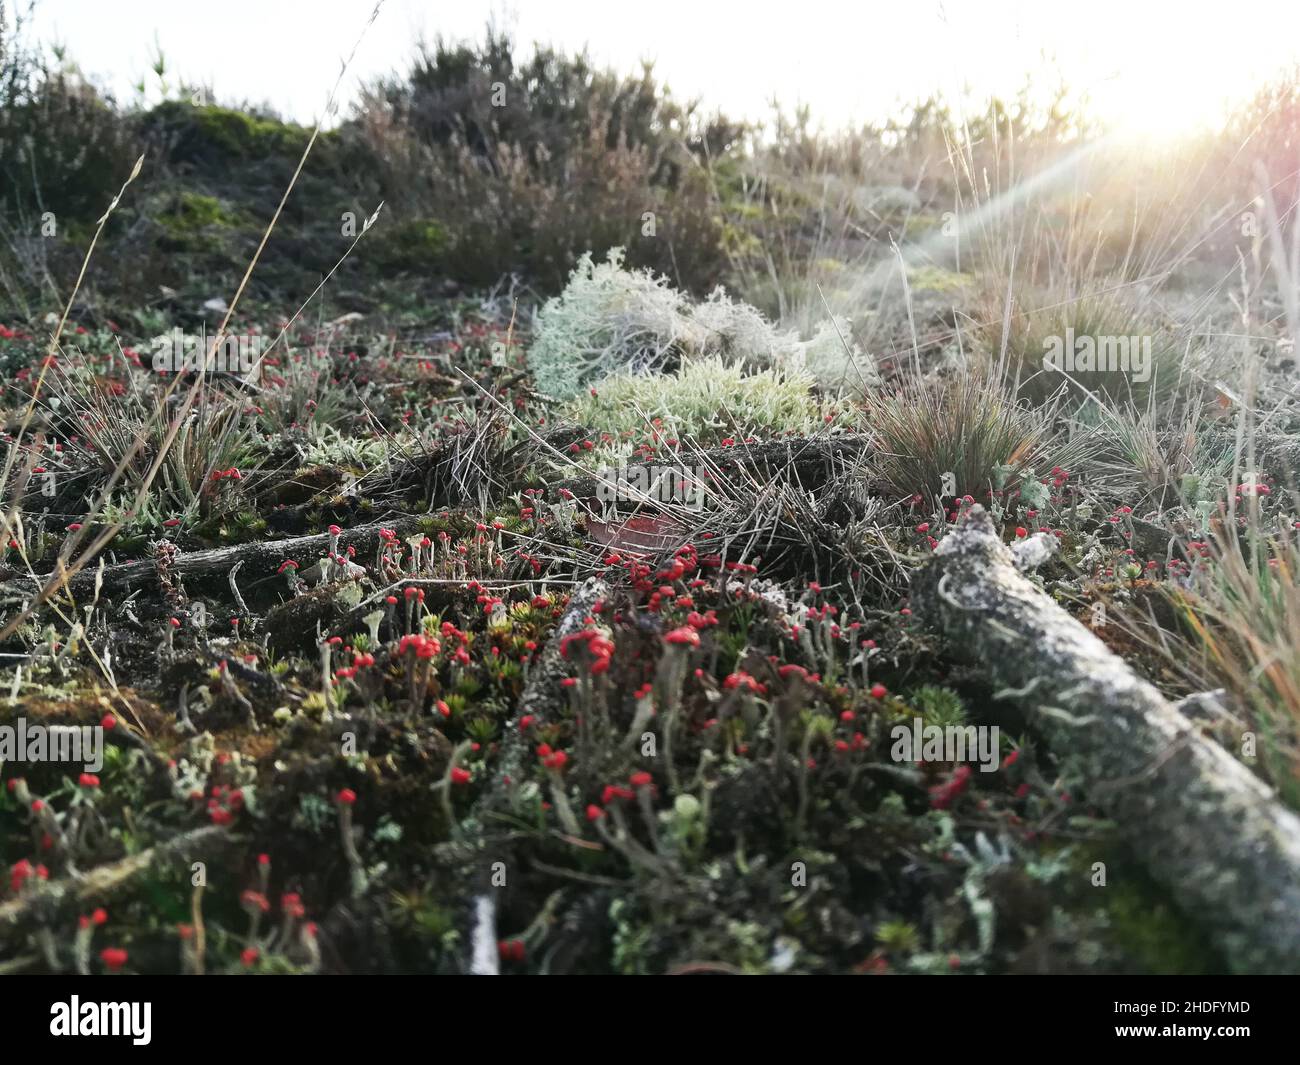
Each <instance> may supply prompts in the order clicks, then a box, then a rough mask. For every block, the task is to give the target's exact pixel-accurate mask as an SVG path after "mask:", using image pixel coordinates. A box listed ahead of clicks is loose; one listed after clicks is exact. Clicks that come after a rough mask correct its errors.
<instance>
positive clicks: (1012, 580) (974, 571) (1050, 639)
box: [912, 506, 1300, 972]
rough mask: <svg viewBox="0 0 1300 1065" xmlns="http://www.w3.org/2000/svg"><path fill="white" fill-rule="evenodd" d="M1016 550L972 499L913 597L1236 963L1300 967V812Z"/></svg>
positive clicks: (1255, 967) (1253, 967) (1248, 968)
mask: <svg viewBox="0 0 1300 1065" xmlns="http://www.w3.org/2000/svg"><path fill="white" fill-rule="evenodd" d="M1022 553H1023V552H1022ZM1016 562H1017V558H1016V556H1015V555H1013V553H1012V551H1011V550H1009V549H1008V548H1007V547H1006V545H1004V544H1003V543H1002V542H1001V540H1000V539H999V538H998V537H997V535H996V533H995V531H994V528H993V524H992V522H991V521H990V520H989V517H988V515H987V514H986V513H985V512H984V510H983V508H981V507H978V506H976V507H973V508H972V509H971V513H970V515H969V516H968V517H967V518H966V520H965V521H964V522H963V523H962V524H961V525H960V526H959V527H958V528H957V529H956V530H955V531H954V532H952V533H951V534H949V535H948V536H947V537H946V538H945V539H944V540H943V542H942V543H940V544H939V546H938V548H937V549H936V550H935V553H934V557H933V559H932V560H930V561H929V562H928V563H927V564H926V566H925V567H923V568H922V570H921V571H920V572H919V573H918V574H917V576H916V578H915V580H914V582H913V588H912V606H913V608H914V609H915V610H916V613H917V615H918V616H919V617H921V618H923V619H925V620H926V621H928V622H929V623H931V624H932V625H933V626H934V627H936V628H937V629H938V630H939V631H940V632H942V633H943V634H944V635H945V636H946V637H947V638H948V639H949V640H950V641H951V644H952V646H953V647H954V648H955V649H957V650H958V651H959V653H961V654H963V655H965V656H967V657H969V658H972V659H974V660H976V661H978V662H980V663H982V664H983V665H985V666H986V668H987V669H988V670H989V673H990V674H991V676H992V679H993V680H994V682H995V683H996V684H997V685H998V686H999V687H1001V688H1003V689H1008V691H1007V692H1006V693H1004V694H1007V695H1008V696H1009V697H1012V698H1015V699H1016V700H1017V701H1018V702H1019V703H1020V704H1021V705H1022V706H1023V707H1024V708H1025V709H1026V711H1027V713H1028V716H1029V720H1030V722H1031V727H1033V728H1034V729H1035V731H1036V732H1038V733H1039V734H1041V736H1042V737H1043V738H1044V740H1045V741H1046V742H1047V743H1048V745H1049V746H1050V748H1051V750H1052V753H1053V754H1054V755H1056V756H1057V757H1058V758H1059V759H1061V761H1062V762H1063V764H1064V767H1065V768H1066V769H1067V771H1068V772H1069V773H1071V774H1072V775H1076V776H1077V777H1078V778H1080V779H1081V780H1082V781H1083V782H1084V783H1083V786H1084V788H1085V790H1086V793H1087V796H1088V799H1089V801H1091V802H1094V803H1096V804H1097V805H1098V806H1100V807H1101V808H1103V809H1105V810H1106V811H1107V812H1108V814H1109V815H1110V816H1111V817H1112V818H1113V819H1114V820H1115V821H1116V822H1117V823H1118V825H1119V826H1120V830H1121V831H1122V832H1123V833H1124V834H1125V836H1126V838H1127V840H1128V842H1129V843H1130V844H1131V845H1132V847H1133V849H1134V851H1135V852H1136V853H1137V854H1138V855H1139V856H1140V857H1141V858H1142V859H1143V861H1144V862H1145V864H1146V866H1147V868H1148V869H1149V871H1150V873H1151V874H1152V876H1154V877H1155V878H1156V879H1157V880H1159V881H1161V882H1162V883H1163V884H1164V885H1165V886H1166V887H1167V888H1168V889H1169V891H1170V892H1171V894H1172V896H1173V897H1174V898H1175V899H1176V900H1177V902H1178V903H1179V905H1180V906H1182V907H1183V909H1184V910H1185V911H1186V912H1188V913H1189V914H1190V915H1191V916H1193V917H1194V918H1195V919H1196V920H1197V921H1199V922H1200V923H1201V925H1202V926H1203V927H1204V928H1205V929H1206V931H1207V934H1208V935H1209V936H1210V937H1211V938H1212V940H1213V941H1214V942H1215V943H1216V944H1217V946H1218V947H1219V948H1220V949H1221V951H1222V952H1223V955H1224V957H1225V958H1226V959H1227V961H1228V963H1229V964H1230V965H1231V967H1232V968H1233V969H1234V970H1237V971H1240V972H1298V971H1300V817H1297V816H1296V814H1295V813H1293V812H1292V811H1290V810H1288V809H1286V808H1285V807H1283V806H1282V805H1281V804H1280V803H1278V802H1277V801H1276V800H1275V798H1274V795H1273V792H1272V790H1271V789H1270V788H1269V787H1268V786H1267V785H1265V784H1264V783H1263V782H1262V781H1261V780H1260V779H1259V778H1257V777H1256V776H1255V775H1254V774H1253V773H1251V771H1250V770H1249V769H1248V768H1246V767H1245V766H1244V765H1242V764H1241V763H1239V762H1238V761H1236V760H1235V759H1234V758H1233V757H1232V756H1231V755H1230V754H1229V753H1228V752H1227V751H1226V750H1224V749H1223V748H1222V747H1221V746H1219V745H1218V744H1217V743H1215V742H1214V741H1213V740H1211V739H1207V738H1206V737H1204V736H1202V735H1201V734H1200V732H1199V731H1198V730H1197V729H1196V728H1195V727H1194V726H1193V725H1192V724H1190V723H1189V722H1188V721H1187V719H1186V718H1185V717H1184V716H1183V715H1182V714H1181V713H1179V712H1178V710H1177V709H1175V707H1174V706H1172V705H1171V704H1170V703H1169V702H1168V701H1166V700H1165V699H1164V698H1163V697H1162V696H1161V694H1160V693H1159V692H1158V691H1157V690H1156V689H1155V688H1154V687H1153V686H1152V685H1150V684H1148V683H1147V682H1146V681H1144V680H1142V679H1140V678H1139V677H1137V676H1136V675H1135V674H1134V673H1133V671H1132V670H1131V669H1129V668H1128V666H1127V665H1125V663H1124V662H1123V661H1122V660H1121V659H1120V658H1119V657H1118V656H1116V655H1115V654H1113V653H1111V651H1110V650H1109V649H1107V647H1106V646H1105V645H1104V644H1103V643H1102V642H1101V641H1100V640H1099V639H1097V637H1096V636H1094V635H1093V634H1092V633H1091V632H1089V631H1088V630H1087V629H1086V628H1084V627H1083V626H1082V625H1081V624H1079V623H1078V622H1077V621H1075V620H1074V619H1073V618H1072V617H1070V616H1069V615H1068V614H1067V613H1066V612H1065V611H1064V610H1062V609H1061V608H1060V607H1058V606H1057V605H1056V604H1055V603H1054V602H1053V601H1052V600H1051V599H1050V598H1049V597H1048V596H1047V595H1046V594H1045V593H1043V592H1042V591H1041V590H1040V589H1039V588H1038V587H1037V586H1036V585H1035V584H1034V583H1033V582H1032V581H1030V580H1028V579H1027V578H1026V577H1025V576H1023V575H1022V574H1021V573H1020V572H1019V571H1018V568H1017V565H1016Z"/></svg>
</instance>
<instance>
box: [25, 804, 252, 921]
mask: <svg viewBox="0 0 1300 1065" xmlns="http://www.w3.org/2000/svg"><path fill="white" fill-rule="evenodd" d="M230 841H231V836H230V834H229V833H228V832H227V831H226V829H225V828H223V827H221V826H220V825H204V826H203V827H202V828H196V829H194V830H192V831H190V832H185V833H182V834H181V835H179V836H176V837H174V838H172V839H169V840H167V841H166V842H165V843H160V844H158V845H157V846H154V847H150V848H149V849H148V850H144V851H141V852H140V853H139V854H132V855H130V856H129V857H126V858H123V859H121V860H120V861H117V862H112V863H110V864H108V865H101V866H99V867H97V868H95V869H91V870H90V871H89V872H88V873H85V874H84V875H82V876H77V877H65V878H64V879H62V880H56V881H52V882H51V883H49V884H44V885H40V886H39V887H37V888H36V889H34V890H33V891H32V893H31V894H30V895H24V896H22V897H20V898H16V899H10V900H9V901H8V902H6V903H3V904H0V938H5V937H7V936H9V935H10V934H12V933H13V932H15V931H17V930H18V929H20V928H22V927H23V926H25V925H26V924H28V923H30V922H33V921H35V922H39V923H41V924H49V923H51V922H52V921H55V920H62V919H65V918H66V919H69V920H70V919H71V917H72V915H73V914H74V913H76V911H77V910H78V909H81V908H84V907H85V906H88V905H90V904H91V903H96V902H101V901H104V900H106V899H108V898H110V897H111V896H113V895H114V894H116V893H117V892H120V891H122V890H124V889H125V888H127V887H129V886H130V885H131V883H132V882H133V881H134V880H135V879H136V877H138V876H140V875H142V874H143V873H145V872H147V871H148V870H149V869H150V868H152V867H153V866H154V865H155V863H157V862H160V861H164V860H173V859H174V860H176V861H180V862H190V861H194V860H197V859H199V858H211V856H212V855H213V854H214V853H215V852H217V851H219V850H220V849H221V847H223V846H224V845H225V844H227V843H229V842H230ZM188 871H189V870H188V867H187V869H186V872H187V873H188Z"/></svg>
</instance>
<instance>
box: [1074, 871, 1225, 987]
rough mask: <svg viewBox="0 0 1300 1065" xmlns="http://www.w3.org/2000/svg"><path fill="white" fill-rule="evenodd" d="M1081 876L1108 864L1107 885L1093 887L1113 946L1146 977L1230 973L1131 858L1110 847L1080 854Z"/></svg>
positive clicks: (1088, 875) (1194, 929)
mask: <svg viewBox="0 0 1300 1065" xmlns="http://www.w3.org/2000/svg"><path fill="white" fill-rule="evenodd" d="M1077 861H1078V865H1077V870H1078V875H1079V876H1080V877H1090V876H1091V868H1092V864H1093V863H1094V862H1097V861H1101V862H1104V863H1105V864H1106V870H1107V879H1106V885H1105V886H1104V887H1095V888H1093V889H1092V891H1094V892H1095V893H1096V894H1097V895H1099V896H1100V898H1099V899H1098V902H1099V905H1100V909H1101V911H1102V913H1103V914H1104V915H1105V918H1106V923H1107V925H1108V926H1109V928H1110V936H1111V939H1112V941H1113V942H1114V944H1115V946H1117V947H1118V948H1119V949H1120V950H1122V951H1123V952H1124V954H1125V956H1126V957H1127V959H1128V960H1129V962H1130V963H1131V964H1132V965H1133V967H1134V968H1135V969H1136V970H1137V971H1139V972H1143V973H1151V974H1154V975H1162V976H1163V975H1200V974H1206V973H1222V972H1226V971H1227V967H1226V966H1225V965H1224V962H1223V960H1222V958H1220V957H1219V956H1218V954H1217V953H1216V952H1215V951H1214V949H1213V948H1212V947H1211V946H1210V945H1209V943H1208V941H1207V940H1206V939H1205V937H1204V936H1203V935H1202V934H1201V933H1200V932H1199V930H1198V929H1197V927H1196V926H1195V924H1193V923H1192V922H1191V921H1190V920H1189V919H1188V918H1187V917H1186V916H1185V915H1184V914H1183V913H1182V912H1180V911H1179V910H1178V909H1177V908H1176V907H1175V906H1174V905H1173V903H1172V902H1170V901H1169V896H1168V893H1167V892H1166V891H1165V890H1164V889H1163V888H1161V887H1160V886H1159V885H1158V884H1156V883H1155V881H1153V880H1152V879H1151V877H1150V875H1149V874H1148V873H1147V872H1146V870H1145V869H1144V868H1143V867H1142V864H1141V863H1140V862H1138V861H1136V860H1135V859H1134V858H1133V857H1132V856H1131V855H1128V854H1126V853H1125V852H1124V851H1123V850H1117V849H1115V848H1106V849H1104V850H1098V849H1096V848H1093V849H1091V851H1090V852H1089V851H1080V856H1079V858H1078V860H1077Z"/></svg>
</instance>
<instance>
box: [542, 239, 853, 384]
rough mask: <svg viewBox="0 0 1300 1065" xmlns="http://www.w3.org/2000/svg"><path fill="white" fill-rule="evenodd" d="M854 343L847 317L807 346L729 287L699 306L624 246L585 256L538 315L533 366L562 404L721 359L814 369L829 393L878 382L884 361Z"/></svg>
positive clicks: (785, 368) (828, 326)
mask: <svg viewBox="0 0 1300 1065" xmlns="http://www.w3.org/2000/svg"><path fill="white" fill-rule="evenodd" d="M850 336H851V331H850V323H849V322H848V320H847V319H843V318H840V319H836V320H833V321H826V322H823V323H821V324H820V325H819V326H818V328H817V330H816V332H815V333H814V334H813V335H812V336H811V337H810V338H808V339H803V338H801V337H800V336H799V334H798V333H796V332H792V331H788V330H782V329H780V328H778V327H776V326H774V325H773V324H772V323H770V322H768V321H767V319H766V318H764V317H763V315H762V314H761V313H759V311H757V310H756V309H755V308H753V307H751V306H750V305H749V304H747V303H742V302H739V301H735V300H732V299H731V297H730V296H728V295H727V293H726V291H725V290H724V289H722V288H718V289H715V290H714V292H713V293H712V294H711V295H710V296H709V297H708V299H706V300H704V301H703V302H700V303H695V302H693V301H691V300H690V299H688V298H687V297H685V296H683V295H682V294H681V293H680V292H678V291H677V290H676V289H674V288H673V287H672V286H671V285H670V284H669V283H668V281H667V279H666V278H662V277H655V276H654V275H653V274H651V273H650V272H649V271H647V270H628V269H625V268H624V266H623V251H622V249H621V248H614V249H612V250H611V251H610V253H609V255H608V257H607V259H606V260H605V261H604V262H602V263H596V262H593V260H592V257H591V255H590V253H588V254H586V255H584V256H583V257H582V258H581V259H579V260H578V265H577V266H576V267H575V268H574V270H573V273H572V274H571V275H570V276H569V283H568V284H567V285H566V286H565V288H564V291H563V292H561V293H560V294H559V295H558V296H555V297H552V298H551V299H549V300H547V301H546V303H545V304H544V305H543V306H542V308H541V310H539V311H538V313H537V321H536V329H535V338H534V341H533V344H532V347H531V348H530V349H529V352H528V364H529V368H530V369H531V370H532V372H533V377H534V379H535V381H536V383H537V387H538V389H539V390H540V391H542V392H543V393H545V394H547V395H550V396H554V397H556V398H558V399H568V398H571V397H573V396H575V395H577V394H578V393H579V392H580V391H582V390H583V389H584V388H585V387H587V386H589V385H590V384H592V383H594V382H596V381H599V380H600V379H602V378H604V377H607V376H610V375H611V374H615V373H618V372H620V371H630V372H633V373H641V372H646V371H652V370H656V369H659V368H660V367H662V366H663V365H664V364H665V363H667V362H669V361H670V360H678V361H687V360H692V359H700V358H708V357H718V356H720V357H723V358H725V359H727V360H729V361H740V362H743V363H744V364H746V365H748V366H750V367H752V368H754V369H758V370H763V369H777V370H782V371H786V372H789V373H799V372H802V371H805V370H806V371H807V372H808V373H809V374H811V375H812V377H813V378H815V379H816V381H817V383H818V384H820V385H822V386H823V387H825V388H829V389H838V388H840V387H847V388H851V389H852V388H862V387H864V386H866V385H869V384H875V383H877V382H878V381H879V375H878V373H877V371H876V369H875V364H874V362H873V361H872V360H871V359H870V358H868V357H867V356H866V355H864V354H863V352H862V351H861V350H860V349H859V348H857V347H856V346H855V345H854V344H853V342H852V340H851V339H850Z"/></svg>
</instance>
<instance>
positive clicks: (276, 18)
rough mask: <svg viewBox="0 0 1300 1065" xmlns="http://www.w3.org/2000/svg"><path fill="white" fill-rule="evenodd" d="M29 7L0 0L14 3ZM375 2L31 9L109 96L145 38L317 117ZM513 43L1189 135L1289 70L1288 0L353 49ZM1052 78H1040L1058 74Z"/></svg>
mask: <svg viewBox="0 0 1300 1065" xmlns="http://www.w3.org/2000/svg"><path fill="white" fill-rule="evenodd" d="M27 2H28V0H11V3H17V4H19V5H23V6H25V5H26V3H27ZM373 7H374V3H373V0H220V2H215V3H214V2H205V3H199V2H195V0H38V4H37V9H36V17H35V19H34V20H33V23H32V32H33V33H34V35H35V36H36V38H37V39H39V40H44V41H48V40H54V39H57V40H59V41H60V42H61V43H63V44H65V45H66V46H67V48H68V51H69V54H70V56H71V58H73V59H75V60H76V61H77V62H78V63H79V64H80V65H81V67H82V69H83V70H85V71H86V72H87V73H89V74H91V75H93V76H95V77H97V78H98V79H99V80H101V81H102V82H103V83H104V84H106V85H108V86H109V87H111V88H112V89H114V91H115V92H116V93H117V94H118V96H119V98H120V99H128V98H130V97H131V95H132V90H131V88H130V86H131V85H132V83H133V82H135V81H137V80H139V79H140V78H141V76H145V75H147V77H148V78H149V79H153V75H152V74H151V73H150V72H149V65H150V57H151V53H152V48H153V42H154V38H155V36H156V37H157V40H158V42H159V43H160V44H161V46H162V49H163V52H164V54H165V55H166V57H167V59H168V64H169V67H170V69H171V71H172V72H174V73H175V74H179V75H181V76H183V77H184V78H185V79H186V80H187V81H189V82H191V83H194V82H197V83H206V84H209V85H211V86H212V87H213V88H214V89H215V90H216V93H217V95H218V97H219V98H221V99H232V98H248V99H251V100H253V101H255V102H268V103H270V104H271V105H272V106H273V107H275V108H276V109H277V110H279V111H280V112H282V113H284V114H286V115H288V116H290V117H293V118H297V119H298V120H300V121H309V120H311V119H313V118H314V117H315V116H316V115H317V114H318V113H319V112H320V111H321V110H322V109H323V106H324V103H325V100H326V99H327V97H328V94H329V90H330V88H331V86H332V85H333V83H334V80H335V78H336V77H337V75H338V71H339V66H340V62H341V60H342V59H343V58H344V57H345V56H347V55H348V53H349V52H350V51H351V50H352V47H353V44H354V42H355V41H356V39H357V37H358V35H359V34H360V32H361V30H362V28H363V27H364V25H365V23H366V20H367V19H368V18H369V16H370V12H371V11H372V9H373ZM493 14H496V15H497V16H498V21H499V22H500V21H504V22H506V23H508V24H511V25H513V26H514V28H515V30H516V36H517V39H518V40H520V41H521V42H523V43H525V44H531V42H533V41H535V40H541V41H545V42H549V43H552V44H555V45H558V46H561V47H563V48H565V49H566V50H570V51H574V50H577V49H579V48H581V47H582V46H583V45H584V44H586V45H588V46H589V48H590V51H591V54H592V55H593V57H594V58H595V59H597V60H598V61H601V62H604V63H608V64H610V65H613V66H615V67H617V68H620V69H624V70H628V71H631V70H633V69H635V67H636V66H637V64H638V63H639V61H640V60H641V59H643V58H648V59H654V60H655V61H656V70H657V71H658V73H659V75H660V76H661V77H662V78H664V79H666V80H667V82H668V83H669V84H670V85H671V87H672V88H673V90H674V92H675V93H676V94H677V95H679V96H684V97H686V96H700V97H702V98H703V100H704V102H705V103H706V105H709V106H717V107H720V108H721V109H722V110H724V111H725V112H727V113H729V114H733V115H736V116H742V117H751V118H755V117H762V116H763V115H764V114H765V113H766V102H767V101H768V100H770V99H771V98H772V97H773V95H775V96H777V97H778V98H779V99H780V100H781V101H782V102H783V103H784V104H786V105H787V106H792V105H793V104H794V103H796V102H798V101H804V102H807V103H808V104H810V105H811V107H812V110H813V115H814V119H815V120H819V121H821V122H822V123H824V124H826V125H828V126H835V125H841V124H846V123H852V122H854V121H856V120H861V119H876V118H881V117H884V116H885V115H886V114H889V113H892V112H893V111H894V109H895V107H896V105H897V104H898V103H899V102H900V101H909V100H913V99H916V98H919V97H921V96H924V95H926V94H928V93H929V92H930V91H931V90H934V89H941V90H944V91H946V92H948V93H950V94H952V93H956V92H959V91H960V90H961V89H963V88H969V89H970V90H971V91H973V92H974V93H975V94H976V95H978V96H984V95H987V94H989V93H990V92H997V93H1001V94H1010V93H1012V92H1014V91H1015V89H1016V88H1018V87H1019V85H1020V84H1022V83H1023V81H1024V80H1025V77H1026V75H1028V74H1036V75H1040V76H1041V75H1042V74H1043V73H1044V72H1045V71H1048V70H1057V71H1059V72H1060V74H1061V75H1062V76H1063V77H1064V78H1065V80H1066V81H1067V82H1068V83H1069V84H1070V85H1071V86H1072V87H1073V88H1074V89H1075V90H1076V91H1083V92H1086V93H1087V94H1088V95H1089V96H1090V97H1091V99H1092V102H1093V110H1094V113H1095V114H1097V115H1098V116H1099V117H1101V118H1103V119H1104V120H1107V121H1109V122H1111V123H1113V124H1116V125H1118V126H1120V127H1121V128H1126V129H1128V130H1129V131H1130V132H1136V133H1141V134H1148V135H1155V134H1159V133H1176V132H1182V131H1184V130H1186V129H1188V128H1190V127H1192V126H1193V125H1195V124H1197V123H1199V122H1202V121H1206V120H1212V119H1213V118H1214V117H1215V115H1216V114H1217V113H1218V110H1219V108H1220V107H1221V106H1222V103H1223V102H1224V101H1225V100H1231V99H1235V98H1240V97H1242V96H1245V95H1248V94H1249V91H1250V89H1251V87H1252V86H1253V85H1255V84H1256V83H1257V82H1258V80H1259V79H1261V78H1263V77H1266V76H1267V75H1269V74H1270V73H1272V72H1275V71H1277V70H1279V69H1281V68H1283V67H1285V66H1289V65H1291V64H1295V63H1297V62H1300V2H1297V0H1233V2H1232V3H1230V4H1226V3H1223V2H1222V0H1217V2H1210V0H1181V2H1180V0H1027V2H1020V0H944V2H942V3H940V2H938V0H893V2H891V3H888V4H885V3H878V2H875V0H740V2H736V0H728V2H710V0H642V2H630V0H524V2H522V3H519V4H517V5H514V6H512V7H506V6H503V5H502V4H501V3H500V0H456V2H454V3H447V2H435V0H387V2H386V3H384V4H383V7H382V10H381V11H380V13H379V17H378V19H377V20H376V22H375V24H374V25H373V26H372V27H371V28H370V30H369V32H368V33H367V35H366V37H365V39H364V40H363V41H362V43H361V46H360V48H359V49H358V51H357V55H356V59H355V61H354V63H353V65H352V67H351V69H350V70H349V72H348V74H347V77H346V78H345V80H344V83H343V88H342V90H341V92H342V99H343V100H344V101H347V100H350V99H351V98H352V97H353V95H354V94H355V91H356V88H357V85H358V82H359V81H360V80H363V79H368V78H371V77H373V76H375V75H376V74H380V73H386V72H389V71H392V70H400V69H402V68H403V67H404V66H405V63H406V58H407V56H408V55H409V54H410V52H411V50H412V46H413V43H414V42H415V41H416V40H417V39H418V38H419V37H420V36H421V35H422V34H423V35H424V36H425V37H427V38H430V39H431V38H432V37H434V36H435V35H436V34H438V33H443V34H445V35H449V36H452V37H475V36H478V35H480V34H481V31H482V28H483V26H484V25H485V23H486V21H487V20H488V18H489V16H491V15H493ZM1054 77H1055V76H1054V75H1053V78H1054Z"/></svg>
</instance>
